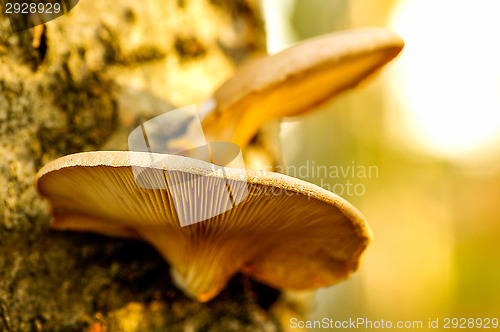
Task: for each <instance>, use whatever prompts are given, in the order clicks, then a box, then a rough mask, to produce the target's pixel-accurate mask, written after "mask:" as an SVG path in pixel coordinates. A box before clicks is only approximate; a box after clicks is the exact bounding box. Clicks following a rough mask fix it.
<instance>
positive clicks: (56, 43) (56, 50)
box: [0, 0, 280, 332]
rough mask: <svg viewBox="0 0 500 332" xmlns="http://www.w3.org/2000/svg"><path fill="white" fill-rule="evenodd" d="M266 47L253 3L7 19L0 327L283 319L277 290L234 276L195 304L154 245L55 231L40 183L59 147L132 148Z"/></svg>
mask: <svg viewBox="0 0 500 332" xmlns="http://www.w3.org/2000/svg"><path fill="white" fill-rule="evenodd" d="M263 49H264V43H263V28H262V24H261V17H260V12H259V10H258V8H257V6H256V3H255V2H254V1H253V0H238V1H229V0H228V1H225V0H176V1H174V0H170V1H165V0H148V1H132V0H120V1H111V0H102V1H85V0H84V1H80V3H79V4H78V5H77V6H76V7H75V8H74V9H73V10H72V11H71V12H70V13H68V14H66V15H63V16H62V17H59V18H57V19H56V20H53V21H51V22H49V23H47V24H45V26H39V27H36V28H33V29H31V30H24V31H21V32H18V33H12V31H11V29H10V26H9V20H8V18H7V16H6V15H5V14H2V16H0V157H1V158H0V199H1V201H2V202H3V203H2V204H1V205H0V331H65V332H67V331H92V332H97V331H276V330H279V329H280V328H279V324H278V320H277V318H276V317H274V316H273V315H272V314H270V313H269V311H268V308H269V306H270V304H271V303H272V302H273V301H274V300H275V299H276V297H277V295H278V292H276V291H274V290H272V289H269V288H266V287H264V286H262V285H259V284H257V283H255V282H252V281H250V280H248V279H246V278H245V277H243V276H237V277H235V278H234V279H233V280H232V281H231V282H230V284H229V286H228V288H227V289H226V290H225V291H224V292H223V293H222V294H220V295H219V296H218V297H217V298H216V299H214V300H213V301H211V302H209V303H206V304H200V303H196V302H193V301H191V300H189V299H188V298H186V297H185V296H184V295H183V294H182V293H181V292H180V291H178V290H177V289H176V288H175V287H174V286H173V285H172V283H171V280H170V276H169V272H168V266H167V264H166V263H165V262H164V261H163V259H162V258H161V257H160V256H159V255H158V254H157V253H156V252H155V250H154V249H153V248H152V247H150V246H149V245H148V244H146V243H143V242H140V241H136V240H125V239H116V238H110V237H105V236H99V235H95V234H83V233H74V232H57V231H51V230H50V229H49V214H48V211H47V206H46V205H45V203H44V202H43V201H42V200H41V199H40V198H38V197H37V195H36V192H35V189H34V186H33V176H34V174H35V173H36V171H37V170H38V169H39V168H40V167H41V166H43V165H44V164H45V163H47V162H49V161H50V160H53V159H55V158H57V157H60V156H63V155H66V154H70V153H74V152H81V151H90V150H126V149H127V136H128V134H129V133H130V131H131V130H132V129H133V128H135V127H136V126H138V125H139V124H140V122H141V121H144V120H146V119H149V118H152V117H154V116H156V115H159V114H162V113H164V112H166V111H169V110H171V109H174V108H177V107H182V106H186V105H189V104H193V103H200V102H201V101H202V100H203V99H204V98H206V97H208V96H209V95H210V93H211V92H212V91H213V90H214V89H215V88H216V87H217V86H218V85H219V84H221V83H222V82H223V81H224V80H225V79H227V78H228V77H229V76H230V75H232V73H233V72H234V69H235V67H236V66H237V65H238V64H239V63H240V62H241V61H243V60H245V59H246V58H247V57H248V56H249V55H251V54H253V53H256V52H262V51H263Z"/></svg>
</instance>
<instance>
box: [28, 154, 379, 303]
mask: <svg viewBox="0 0 500 332" xmlns="http://www.w3.org/2000/svg"><path fill="white" fill-rule="evenodd" d="M152 157H153V158H154V159H155V160H156V161H157V162H155V163H153V165H154V166H152V163H151V158H152ZM133 167H134V168H139V169H143V170H146V171H147V172H145V173H144V174H145V177H146V179H143V181H149V182H150V183H155V181H159V179H162V178H165V177H168V176H173V177H174V178H176V179H178V180H179V181H181V182H182V183H183V185H180V186H178V187H177V188H176V189H175V192H174V191H173V190H172V188H171V187H170V186H167V187H166V188H164V189H147V188H144V187H143V186H139V185H138V184H137V181H136V178H135V177H134V172H133V170H132V168H133ZM194 177H202V178H203V181H202V182H199V181H198V182H196V181H195V182H193V181H191V182H190V180H191V179H193V178H194ZM227 182H230V183H232V187H231V188H243V189H245V188H246V192H245V196H244V197H243V199H242V200H241V201H240V203H239V204H237V205H235V206H234V207H232V208H231V209H229V210H227V211H225V212H223V213H220V214H217V215H214V216H213V217H211V218H209V219H207V220H204V221H201V222H198V223H195V224H192V225H189V226H185V227H182V226H181V224H180V223H179V218H178V214H179V211H183V210H184V211H192V212H193V213H197V212H201V213H203V211H205V210H210V209H214V208H216V206H218V205H220V204H224V202H223V199H221V197H222V193H221V192H220V191H219V190H218V189H217V188H221V183H227ZM199 183H202V185H197V184H199ZM184 184H185V185H184ZM36 188H37V190H38V192H39V194H40V195H41V196H42V197H43V198H45V199H47V200H48V202H49V203H50V211H51V214H52V227H53V228H55V229H59V230H76V231H89V232H97V233H102V234H107V235H115V236H132V237H139V238H141V239H144V240H146V241H148V242H149V243H151V244H152V245H153V246H154V247H155V248H156V249H157V250H158V251H159V252H160V254H161V255H162V256H163V257H164V258H165V259H166V260H167V261H168V263H169V264H170V266H171V270H172V276H173V279H174V281H175V283H176V285H177V286H178V287H179V288H181V289H182V290H183V291H184V292H185V293H186V294H187V295H189V296H191V297H193V298H196V299H197V300H199V301H208V300H210V299H211V298H213V297H214V296H216V295H217V294H218V293H219V292H220V291H221V290H222V289H223V288H224V287H225V285H226V283H227V282H228V280H229V279H230V278H231V276H233V275H234V274H236V273H237V272H240V271H241V272H242V273H244V274H247V275H249V276H250V277H252V278H254V279H256V280H259V281H261V282H263V283H266V284H268V285H271V286H273V287H276V288H279V289H291V290H301V289H312V288H317V287H321V286H326V285H330V284H332V283H335V282H337V281H339V280H341V279H344V278H346V277H347V276H348V275H349V274H350V273H351V272H353V271H355V270H356V269H357V267H358V264H359V260H360V256H361V254H362V253H363V251H364V249H365V248H366V246H367V245H368V243H369V242H370V237H371V235H370V234H371V233H370V230H369V228H368V226H367V224H366V222H365V220H364V218H363V217H362V215H361V214H360V213H359V212H358V211H357V210H356V209H355V208H354V207H353V206H351V205H350V204H349V203H348V202H347V201H345V200H344V199H342V198H340V197H338V196H337V195H335V194H333V193H331V192H328V191H326V190H324V189H322V188H320V187H318V186H316V185H313V184H310V183H308V182H305V181H302V180H299V179H295V178H292V177H289V176H286V175H281V174H277V173H272V172H264V171H256V170H245V169H237V168H229V167H225V168H222V167H215V165H213V164H210V163H207V162H204V161H201V160H197V159H193V158H188V157H183V156H176V155H166V154H150V153H145V152H120V151H101V152H86V153H78V154H73V155H69V156H65V157H62V158H59V159H57V160H55V161H53V162H51V163H49V164H47V165H46V166H44V167H43V168H42V169H41V170H40V171H39V172H38V173H37V175H36ZM214 188H215V189H214ZM240 194H241V192H240V193H239V192H238V189H236V190H233V195H234V196H238V195H240ZM174 195H180V196H181V197H183V198H184V199H183V200H182V204H183V205H182V206H179V205H177V206H176V205H175V204H174V197H173V196H174ZM193 195H194V196H193ZM193 197H197V198H201V200H200V199H193ZM226 203H227V202H226Z"/></svg>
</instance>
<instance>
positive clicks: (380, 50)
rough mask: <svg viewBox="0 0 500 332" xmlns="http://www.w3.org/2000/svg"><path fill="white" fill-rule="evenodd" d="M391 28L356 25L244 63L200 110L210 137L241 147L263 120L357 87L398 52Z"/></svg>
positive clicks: (296, 112) (397, 40)
mask: <svg viewBox="0 0 500 332" xmlns="http://www.w3.org/2000/svg"><path fill="white" fill-rule="evenodd" d="M403 46H404V42H403V40H402V39H401V37H399V36H398V35H397V34H395V33H394V32H392V31H390V30H387V29H382V28H371V29H360V30H349V31H342V32H335V33H331V34H327V35H323V36H319V37H316V38H313V39H310V40H307V41H304V42H301V43H298V44H297V45H295V46H292V47H290V48H288V49H285V50H283V51H281V52H279V53H277V54H275V55H270V56H265V57H262V58H259V59H257V60H255V61H253V62H250V63H248V64H247V65H246V66H243V67H242V68H241V69H240V70H239V71H238V72H237V73H236V74H235V75H234V76H233V77H232V78H231V79H230V80H228V81H227V82H226V83H225V84H223V85H222V86H221V87H220V88H219V89H217V91H216V92H215V93H214V96H213V98H212V100H211V101H210V103H208V109H209V110H210V111H209V112H204V113H203V114H202V121H203V122H202V123H203V128H204V129H205V134H206V135H207V137H208V138H209V139H211V140H215V141H217V140H222V141H227V142H233V143H236V144H238V145H240V146H244V145H245V144H246V143H248V141H249V140H250V139H251V138H252V136H253V135H254V134H255V132H256V131H257V130H258V129H259V128H260V127H261V125H262V124H264V123H265V122H267V121H269V120H271V119H275V118H281V117H285V116H294V115H299V114H302V113H304V112H307V111H309V110H311V108H313V107H314V106H317V105H319V104H321V103H323V102H325V101H327V100H329V99H331V98H332V97H334V96H335V95H337V94H338V93H340V92H342V91H345V90H347V89H349V88H352V87H355V86H356V85H357V84H358V83H360V82H361V81H363V80H364V79H365V78H367V77H368V76H370V75H371V74H373V73H374V72H376V71H377V70H378V69H380V68H381V67H383V66H384V65H385V64H387V63H388V62H389V61H391V60H392V59H393V58H395V57H396V56H397V55H398V54H399V53H400V52H401V50H402V48H403Z"/></svg>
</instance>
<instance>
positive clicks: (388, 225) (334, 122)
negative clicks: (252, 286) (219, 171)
mask: <svg viewBox="0 0 500 332" xmlns="http://www.w3.org/2000/svg"><path fill="white" fill-rule="evenodd" d="M265 12H266V21H267V35H268V48H269V51H270V52H276V51H278V50H280V49H282V48H283V47H285V46H286V45H289V44H290V43H293V42H295V41H299V40H302V39H305V38H309V37H312V36H315V35H319V34H322V33H327V32H331V31H336V30H343V29H351V28H362V27H371V26H378V27H388V28H391V29H393V30H394V31H396V32H397V33H399V34H400V35H401V36H402V37H403V39H404V40H405V42H406V47H405V50H404V51H403V53H402V54H401V56H400V57H399V58H397V60H396V61H395V62H393V63H391V64H390V65H389V66H388V67H387V68H386V69H384V70H383V71H382V72H381V73H380V74H379V75H378V76H377V77H376V78H375V79H373V80H371V81H369V82H365V83H364V84H362V85H361V86H360V87H358V88H357V89H354V90H351V91H350V92H348V93H345V94H343V95H342V96H341V97H339V98H337V99H336V100H335V101H334V102H331V103H329V104H328V105H325V106H323V107H321V109H320V110H318V112H316V113H314V114H312V115H311V114H309V115H307V116H305V117H303V118H299V119H297V118H295V119H291V120H289V121H287V122H286V123H285V124H283V125H282V133H281V135H282V149H283V151H284V156H285V161H286V163H287V165H288V166H295V167H300V166H302V165H306V164H308V163H309V165H312V163H314V165H315V166H320V165H326V166H349V165H353V163H354V165H356V166H363V167H369V166H377V167H378V178H377V177H372V178H360V177H354V178H352V177H350V176H348V177H347V178H327V179H325V178H318V177H314V176H310V177H308V178H305V180H308V181H310V182H313V183H316V184H318V185H323V186H330V187H333V186H334V185H335V184H338V183H339V184H344V185H345V184H346V181H348V180H349V181H350V183H353V184H362V185H363V186H364V188H365V189H366V191H365V193H364V195H361V196H358V195H347V194H346V193H345V192H344V195H342V196H343V197H344V198H346V199H347V200H349V201H350V202H351V203H353V205H354V206H356V207H357V208H358V209H360V210H361V212H362V213H363V214H364V215H365V216H366V218H367V220H368V222H369V224H370V226H371V228H372V230H373V233H374V242H373V243H372V245H371V246H370V247H369V249H368V251H367V253H366V254H365V256H364V259H363V262H362V265H361V269H360V271H359V272H358V273H356V274H355V275H354V276H353V278H351V279H350V280H348V281H346V282H343V283H341V284H339V285H336V286H333V287H330V288H326V289H322V290H320V291H319V292H318V293H317V295H316V297H315V299H314V301H313V304H312V311H311V314H310V315H309V317H308V318H309V319H321V318H323V317H329V318H333V319H336V320H342V319H348V318H357V317H365V318H368V319H372V320H380V319H384V320H393V321H396V320H418V319H421V320H423V321H424V322H427V319H428V318H432V319H435V318H438V317H440V318H444V317H450V318H453V317H457V318H461V317H465V318H469V317H474V318H476V317H483V318H484V317H498V316H500V282H499V281H500V239H499V236H500V204H499V203H500V165H499V161H500V43H499V39H498V33H499V32H500V21H499V20H498V17H500V1H497V0H491V1H489V0H482V1H478V2H465V1H453V0H438V1H431V0H351V1H349V0H336V1H329V0H313V1H311V0H286V1H285V0H282V1H274V2H265ZM336 188H341V187H340V186H337V187H336ZM359 188H360V187H358V189H359ZM424 326H425V325H424Z"/></svg>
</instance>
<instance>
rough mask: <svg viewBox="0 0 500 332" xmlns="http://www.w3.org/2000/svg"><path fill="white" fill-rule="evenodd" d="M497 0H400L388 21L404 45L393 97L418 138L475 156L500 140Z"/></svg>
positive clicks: (437, 148) (444, 150)
mask: <svg viewBox="0 0 500 332" xmlns="http://www.w3.org/2000/svg"><path fill="white" fill-rule="evenodd" d="M499 17H500V1H498V0H482V1H474V2H473V1H456V0H438V1H436V0H402V1H401V2H400V3H399V5H398V6H397V7H396V8H395V10H394V11H393V13H392V17H391V22H390V26H391V28H393V29H394V30H395V31H397V32H398V33H399V34H401V36H402V37H403V39H404V40H405V43H406V48H405V51H404V53H403V54H402V56H401V58H400V59H399V60H398V61H397V62H398V63H397V69H396V75H397V78H396V79H393V81H394V85H393V95H397V96H399V98H400V99H401V101H402V104H400V106H399V109H404V110H405V111H407V113H408V114H407V115H406V119H405V120H406V121H405V122H407V123H408V124H409V130H408V131H409V132H411V133H413V134H414V137H413V139H412V140H413V141H416V142H417V143H420V145H422V146H424V147H426V148H428V149H430V150H431V151H433V152H437V153H439V154H441V155H446V156H462V157H463V156H470V153H472V152H478V151H480V150H487V149H488V148H489V147H491V146H492V145H493V144H495V143H496V145H497V146H498V144H499V141H500V135H499V133H500V39H499V36H498V33H499V31H500V20H499V19H498V18H499Z"/></svg>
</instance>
